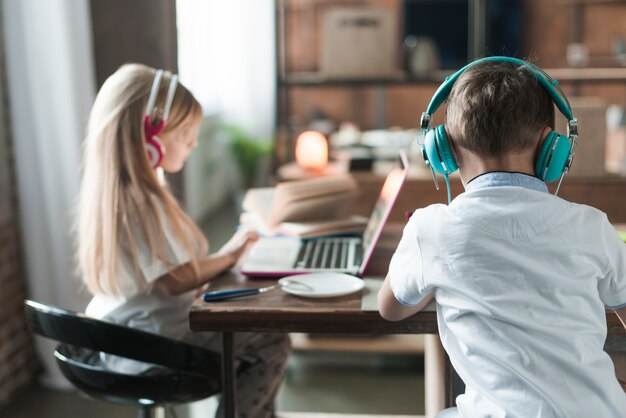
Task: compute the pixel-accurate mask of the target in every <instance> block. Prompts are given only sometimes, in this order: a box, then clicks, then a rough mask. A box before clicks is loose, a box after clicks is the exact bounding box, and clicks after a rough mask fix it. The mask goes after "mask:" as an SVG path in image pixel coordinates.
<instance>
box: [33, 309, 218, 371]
mask: <svg viewBox="0 0 626 418" xmlns="http://www.w3.org/2000/svg"><path fill="white" fill-rule="evenodd" d="M24 305H25V309H26V319H27V322H28V325H29V327H30V329H31V330H32V331H33V332H34V333H36V334H39V335H42V336H44V337H47V338H50V339H53V340H56V341H60V342H63V343H66V344H72V345H76V346H80V347H85V348H89V349H92V350H96V351H102V352H105V353H109V354H114V355H117V356H120V357H126V358H130V359H133V360H138V361H142V362H146V363H152V364H156V365H159V366H163V367H168V368H171V369H175V370H182V371H186V372H190V373H196V374H202V375H208V376H215V377H218V378H219V376H220V373H221V356H220V354H218V353H215V352H213V351H209V350H205V349H202V348H200V347H197V346H193V345H190V344H186V343H183V342H181V341H178V340H174V339H171V338H167V337H164V336H161V335H157V334H152V333H149V332H145V331H141V330H138V329H133V328H129V327H125V326H122V325H117V324H113V323H110V322H106V321H102V320H98V319H95V318H91V317H88V316H86V315H85V314H82V313H78V312H73V311H68V310H65V309H61V308H58V307H55V306H50V305H46V304H43V303H39V302H35V301H32V300H26V301H25V302H24Z"/></svg>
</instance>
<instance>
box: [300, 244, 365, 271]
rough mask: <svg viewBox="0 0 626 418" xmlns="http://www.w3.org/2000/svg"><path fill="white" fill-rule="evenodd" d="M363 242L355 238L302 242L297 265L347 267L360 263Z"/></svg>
mask: <svg viewBox="0 0 626 418" xmlns="http://www.w3.org/2000/svg"><path fill="white" fill-rule="evenodd" d="M362 257H363V245H362V243H361V242H360V241H359V242H355V240H354V238H329V239H313V240H307V241H304V242H303V243H302V246H301V247H300V252H299V253H298V258H297V261H296V267H298V268H306V269H330V270H333V269H335V270H340V269H347V268H349V267H352V266H354V265H357V266H358V265H360V264H361V260H362Z"/></svg>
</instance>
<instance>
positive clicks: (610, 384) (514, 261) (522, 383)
mask: <svg viewBox="0 0 626 418" xmlns="http://www.w3.org/2000/svg"><path fill="white" fill-rule="evenodd" d="M520 176H521V177H520ZM389 277H390V284H391V289H392V291H393V293H394V295H395V297H396V299H397V300H398V301H399V302H400V303H402V304H404V305H407V306H411V305H415V304H417V303H418V302H419V301H420V300H421V299H422V298H423V297H425V296H426V295H427V294H429V293H434V295H435V299H436V300H437V316H438V323H439V332H440V336H441V341H442V343H443V346H444V347H445V349H446V351H447V353H448V355H449V356H450V360H451V362H452V364H453V366H454V368H455V370H456V371H457V372H458V374H459V376H460V377H461V378H462V379H463V381H464V382H465V384H466V392H465V394H463V395H460V396H459V397H458V398H457V406H458V410H459V414H460V416H461V417H494V418H495V417H523V418H530V417H542V418H549V417H566V418H572V417H581V418H589V417H603V418H607V417H623V416H625V414H626V395H625V394H624V392H623V390H622V388H621V387H620V385H619V383H618V381H617V379H616V377H615V372H614V368H613V363H612V361H611V360H610V358H609V356H608V355H607V354H606V353H605V352H604V351H603V346H604V342H605V339H606V316H605V305H607V306H612V307H621V306H623V304H625V303H626V245H624V243H623V242H622V241H621V240H620V239H619V237H618V235H617V233H616V231H615V230H614V228H613V227H612V226H611V225H610V223H609V222H608V220H607V218H606V215H605V214H604V213H602V212H601V211H599V210H597V209H594V208H591V207H589V206H585V205H580V204H575V203H570V202H567V201H565V200H563V199H561V198H558V197H556V196H553V195H551V194H549V193H547V188H546V187H545V184H544V183H543V182H541V181H540V180H538V179H535V178H533V177H530V176H527V175H524V174H517V173H516V174H513V173H490V174H486V175H483V176H481V177H479V178H477V179H475V180H474V181H472V182H470V184H469V185H468V187H467V189H466V192H465V193H463V194H461V195H459V196H458V197H457V198H455V199H454V200H453V201H452V202H451V204H450V205H449V206H445V205H441V204H437V205H432V206H429V207H427V208H424V209H420V210H417V211H415V213H414V214H413V216H412V217H411V219H410V220H409V222H408V223H407V225H406V227H405V229H404V233H403V236H402V239H401V242H400V244H399V246H398V248H397V250H396V252H395V254H394V256H393V258H392V261H391V264H390V267H389Z"/></svg>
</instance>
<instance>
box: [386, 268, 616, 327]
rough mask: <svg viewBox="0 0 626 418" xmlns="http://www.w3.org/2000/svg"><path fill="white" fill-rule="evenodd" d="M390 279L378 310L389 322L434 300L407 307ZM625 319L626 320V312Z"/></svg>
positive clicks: (431, 295) (416, 310)
mask: <svg viewBox="0 0 626 418" xmlns="http://www.w3.org/2000/svg"><path fill="white" fill-rule="evenodd" d="M389 282H390V278H389V276H387V277H386V278H385V281H384V282H383V286H382V287H381V289H380V290H379V291H378V310H379V312H380V316H382V317H383V318H384V319H386V320H388V321H400V320H402V319H404V318H408V317H409V316H411V315H413V314H416V313H417V312H419V311H421V310H422V309H424V307H425V306H426V305H428V303H429V302H430V301H431V300H432V299H433V294H432V293H429V294H428V295H426V296H425V297H424V298H423V299H422V300H421V301H420V302H419V303H418V304H417V305H415V306H405V305H403V304H401V303H400V302H398V300H397V299H396V297H395V295H394V294H393V291H392V290H391V286H390V284H389ZM624 315H625V316H624V317H625V318H626V311H624Z"/></svg>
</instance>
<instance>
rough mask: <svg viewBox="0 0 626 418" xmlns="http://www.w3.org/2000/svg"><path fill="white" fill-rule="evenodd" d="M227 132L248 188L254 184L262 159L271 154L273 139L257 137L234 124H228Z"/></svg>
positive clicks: (245, 185)
mask: <svg viewBox="0 0 626 418" xmlns="http://www.w3.org/2000/svg"><path fill="white" fill-rule="evenodd" d="M226 132H228V134H229V136H230V146H231V149H232V152H233V157H234V159H235V162H236V163H237V166H238V167H239V170H240V172H241V177H242V179H243V183H244V184H243V185H244V187H245V188H246V189H247V188H249V187H251V186H252V185H253V182H254V179H255V177H256V176H257V173H258V168H259V163H260V161H261V160H262V159H263V158H264V157H266V156H269V155H270V154H271V152H272V149H273V141H272V140H270V139H261V138H255V137H253V136H251V135H249V134H248V133H247V132H245V131H244V130H243V129H241V128H240V127H238V126H234V125H228V126H226Z"/></svg>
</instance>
